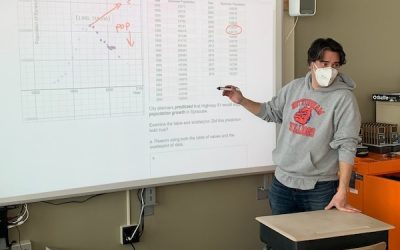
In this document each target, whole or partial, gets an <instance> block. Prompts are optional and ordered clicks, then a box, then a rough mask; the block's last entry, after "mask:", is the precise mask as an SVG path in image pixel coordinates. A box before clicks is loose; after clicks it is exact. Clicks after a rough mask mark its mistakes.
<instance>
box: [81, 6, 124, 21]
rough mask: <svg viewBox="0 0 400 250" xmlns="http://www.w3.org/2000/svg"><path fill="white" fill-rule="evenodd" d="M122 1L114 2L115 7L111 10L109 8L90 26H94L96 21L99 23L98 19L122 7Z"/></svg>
mask: <svg viewBox="0 0 400 250" xmlns="http://www.w3.org/2000/svg"><path fill="white" fill-rule="evenodd" d="M121 5H122V4H121V3H115V4H114V7H113V8H112V9H111V10H109V11H107V12H106V13H104V14H103V15H102V16H101V17H98V18H97V19H96V20H95V21H94V22H93V23H91V24H90V25H89V27H90V26H91V27H94V24H95V23H97V22H98V21H100V20H101V19H102V18H103V17H105V16H107V15H108V14H110V13H111V12H113V11H114V10H117V9H119V7H121Z"/></svg>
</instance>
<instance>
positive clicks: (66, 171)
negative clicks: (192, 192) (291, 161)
mask: <svg viewBox="0 0 400 250" xmlns="http://www.w3.org/2000/svg"><path fill="white" fill-rule="evenodd" d="M280 2H281V1H275V0H226V1H225V0H222V1H220V0H207V1H204V0H148V1H143V0H115V1H110V0H2V1H1V2H0V8H1V9H2V12H3V14H2V16H1V17H0V20H1V23H0V25H1V30H2V31H3V32H2V33H3V37H4V38H2V39H1V41H0V44H1V46H0V55H1V67H0V72H1V91H0V114H1V116H0V117H1V122H0V126H1V127H0V138H1V139H0V150H1V151H0V152H1V157H0V166H1V181H0V205H7V204H17V203H23V202H32V201H40V200H46V199H55V198H64V197H70V196H74V195H83V194H90V193H99V192H107V191H116V190H122V189H129V188H135V187H145V186H151V185H163V184H168V183H176V182H184V181H194V180H200V179H207V178H219V177H224V176H233V175H237V174H250V173H260V172H262V171H266V170H268V169H271V167H270V166H272V164H273V163H272V158H271V152H272V150H273V149H274V147H275V125H274V124H269V123H266V122H264V121H262V120H261V119H259V118H257V117H255V116H254V115H252V114H250V113H249V112H247V111H245V110H244V108H243V107H241V106H239V105H236V104H233V103H231V102H230V101H229V100H228V99H227V98H225V97H223V96H221V92H220V91H217V90H216V87H217V86H221V85H222V86H223V85H226V84H234V85H236V86H238V87H239V88H240V89H241V91H242V92H243V93H244V94H245V95H246V96H247V97H249V98H251V99H253V100H257V101H265V100H269V99H270V98H271V97H272V96H273V95H274V93H275V89H276V86H277V84H276V83H280V80H281V66H280V64H281V45H280V44H281V18H282V16H281V13H282V7H281V3H280Z"/></svg>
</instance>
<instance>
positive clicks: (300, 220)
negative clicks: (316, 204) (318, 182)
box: [256, 209, 394, 241]
mask: <svg viewBox="0 0 400 250" xmlns="http://www.w3.org/2000/svg"><path fill="white" fill-rule="evenodd" d="M256 220H257V221H259V222H260V223H262V224H264V225H266V226H267V227H269V228H271V229H273V230H274V231H276V232H278V233H280V234H282V235H284V236H285V237H287V238H289V239H290V240H292V241H305V240H317V239H323V238H331V237H338V236H345V235H352V234H361V233H370V232H378V231H384V230H389V229H393V228H394V227H393V226H392V225H389V224H386V223H384V222H382V221H379V220H377V219H374V218H372V217H369V216H367V215H365V214H362V213H349V212H342V211H339V210H336V209H331V210H318V211H312V212H303V213H293V214H282V215H270V216H262V217H257V218H256Z"/></svg>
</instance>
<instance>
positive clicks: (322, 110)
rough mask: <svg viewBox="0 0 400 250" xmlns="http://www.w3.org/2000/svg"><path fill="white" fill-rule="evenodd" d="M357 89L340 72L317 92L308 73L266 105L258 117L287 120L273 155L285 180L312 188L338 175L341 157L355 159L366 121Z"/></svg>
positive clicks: (278, 174)
mask: <svg viewBox="0 0 400 250" xmlns="http://www.w3.org/2000/svg"><path fill="white" fill-rule="evenodd" d="M354 88H355V83H354V81H353V80H351V79H350V78H349V77H347V76H346V75H344V74H341V73H340V74H338V76H337V77H336V78H335V80H334V82H333V83H332V84H331V85H330V86H329V87H326V88H319V89H316V90H314V89H313V88H312V86H311V73H310V72H308V73H307V75H306V76H305V77H303V78H299V79H295V80H293V81H292V82H290V83H288V84H287V85H285V86H284V87H283V88H282V89H281V90H280V91H279V93H278V95H277V96H275V97H274V98H272V100H271V101H270V102H267V103H265V104H264V105H262V109H261V111H260V113H259V114H257V116H259V117H260V118H261V119H264V120H266V121H268V122H276V123H281V124H282V126H281V128H280V131H279V135H278V140H277V146H276V148H275V150H274V151H273V154H272V157H273V161H274V163H275V164H276V165H277V167H276V170H275V177H276V178H277V179H278V180H279V182H281V183H282V184H284V185H286V186H288V187H291V188H298V189H303V190H307V189H312V188H314V186H315V184H316V182H317V181H330V180H337V179H338V175H337V173H338V169H339V161H344V162H347V163H349V164H353V163H354V157H355V152H356V146H357V143H358V141H359V137H358V134H359V131H360V123H361V117H360V112H359V109H358V105H357V101H356V99H355V97H354V95H353V93H352V90H353V89H354Z"/></svg>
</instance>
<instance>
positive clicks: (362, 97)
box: [295, 0, 400, 121]
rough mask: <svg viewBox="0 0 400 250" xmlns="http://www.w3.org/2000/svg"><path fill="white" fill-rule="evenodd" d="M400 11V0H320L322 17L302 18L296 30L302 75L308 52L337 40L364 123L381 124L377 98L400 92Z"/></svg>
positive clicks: (297, 56) (296, 63) (296, 48)
mask: <svg viewBox="0 0 400 250" xmlns="http://www.w3.org/2000/svg"><path fill="white" fill-rule="evenodd" d="M399 9H400V1H398V0H385V1H376V0H351V1H349V0H335V1H328V0H318V1H317V13H316V15H315V16H313V17H300V19H299V21H298V24H297V27H296V37H295V40H296V42H295V65H296V67H295V68H296V70H295V74H296V76H303V75H304V74H305V72H306V71H307V49H308V47H309V46H310V44H311V42H312V41H313V40H314V39H315V38H318V37H332V38H335V39H336V40H338V41H339V42H340V43H341V44H342V45H343V47H344V49H345V52H346V54H347V62H348V63H347V64H346V65H345V66H344V67H343V69H342V70H343V72H345V73H348V74H349V75H350V76H351V77H352V78H353V80H354V81H355V82H356V83H357V88H356V90H355V95H356V97H357V100H358V103H359V106H360V110H361V115H362V120H363V121H375V104H374V103H373V102H372V101H371V95H372V94H373V93H380V92H393V91H396V92H400V70H399V62H400V61H399V55H400V52H399V40H400V29H399V21H398V10H399ZM394 115H398V114H394Z"/></svg>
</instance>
